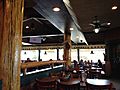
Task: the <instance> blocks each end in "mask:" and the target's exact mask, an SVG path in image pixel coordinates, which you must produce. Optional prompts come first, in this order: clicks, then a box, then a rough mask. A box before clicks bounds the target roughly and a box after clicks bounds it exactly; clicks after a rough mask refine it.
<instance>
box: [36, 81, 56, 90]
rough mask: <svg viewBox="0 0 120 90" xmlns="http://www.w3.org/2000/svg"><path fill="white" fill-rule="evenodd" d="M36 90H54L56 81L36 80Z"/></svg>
mask: <svg viewBox="0 0 120 90" xmlns="http://www.w3.org/2000/svg"><path fill="white" fill-rule="evenodd" d="M36 87H37V90H56V81H55V80H54V81H49V82H46V81H41V80H38V79H36Z"/></svg>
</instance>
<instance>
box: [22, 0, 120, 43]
mask: <svg viewBox="0 0 120 90" xmlns="http://www.w3.org/2000/svg"><path fill="white" fill-rule="evenodd" d="M63 1H68V0H63ZM63 1H62V0H25V5H24V7H25V8H24V20H23V42H27V43H31V44H46V43H47V44H50V43H63V42H64V34H63V33H64V28H65V22H66V20H69V22H70V24H71V27H73V28H75V31H72V41H73V43H74V44H75V43H76V42H77V41H76V36H77V35H78V34H79V35H80V40H79V42H78V43H77V44H85V43H86V41H87V42H88V44H104V43H105V42H104V32H105V31H108V30H111V29H113V28H116V27H120V9H119V6H120V1H118V0H92V1H91V0H70V4H71V7H72V8H71V7H69V2H67V3H64V2H63ZM113 5H117V6H118V8H117V9H116V10H112V9H111V8H112V6H113ZM54 6H59V7H60V8H61V10H60V12H53V11H52V8H53V7H54ZM72 10H73V12H74V13H75V16H76V17H75V16H74V13H73V12H72ZM94 16H97V17H98V20H99V21H100V23H105V22H110V23H111V25H110V27H109V28H101V29H100V33H98V34H95V33H94V32H93V27H92V26H90V25H89V24H90V23H91V22H92V21H93V19H94ZM76 18H77V20H76ZM77 22H78V23H77ZM26 26H29V28H26ZM79 26H80V27H79ZM77 30H78V31H79V33H78V31H77ZM83 34H84V35H83ZM95 37H96V38H95ZM38 39H39V40H38ZM33 40H35V41H36V42H32V41H33ZM81 40H82V41H83V42H85V43H83V42H82V43H80V41H81Z"/></svg>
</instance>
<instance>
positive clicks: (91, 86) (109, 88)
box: [86, 83, 113, 90]
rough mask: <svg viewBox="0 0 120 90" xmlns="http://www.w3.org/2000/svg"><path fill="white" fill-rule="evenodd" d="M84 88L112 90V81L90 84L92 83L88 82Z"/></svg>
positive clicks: (89, 89) (88, 89)
mask: <svg viewBox="0 0 120 90" xmlns="http://www.w3.org/2000/svg"><path fill="white" fill-rule="evenodd" d="M86 89H87V90H113V89H112V83H110V84H109V85H103V86H102V85H101V86H98V85H92V84H88V83H86Z"/></svg>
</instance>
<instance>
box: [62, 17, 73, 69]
mask: <svg viewBox="0 0 120 90" xmlns="http://www.w3.org/2000/svg"><path fill="white" fill-rule="evenodd" d="M70 24H71V23H70V20H69V19H68V20H66V25H65V31H64V55H63V59H64V60H66V66H67V67H69V66H71V31H70V26H71V25H70Z"/></svg>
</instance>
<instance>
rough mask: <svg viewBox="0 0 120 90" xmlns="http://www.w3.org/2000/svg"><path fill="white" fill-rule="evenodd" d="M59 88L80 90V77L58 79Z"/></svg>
mask: <svg viewBox="0 0 120 90" xmlns="http://www.w3.org/2000/svg"><path fill="white" fill-rule="evenodd" d="M57 83H58V86H57V87H58V90H61V89H60V88H62V89H63V90H64V89H65V90H79V89H80V79H79V78H70V79H69V80H61V79H58V80H57Z"/></svg>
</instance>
